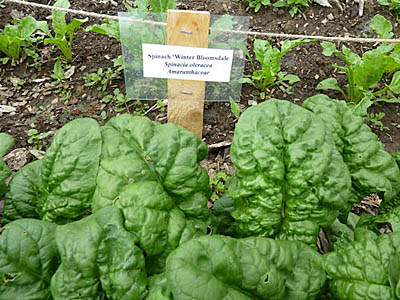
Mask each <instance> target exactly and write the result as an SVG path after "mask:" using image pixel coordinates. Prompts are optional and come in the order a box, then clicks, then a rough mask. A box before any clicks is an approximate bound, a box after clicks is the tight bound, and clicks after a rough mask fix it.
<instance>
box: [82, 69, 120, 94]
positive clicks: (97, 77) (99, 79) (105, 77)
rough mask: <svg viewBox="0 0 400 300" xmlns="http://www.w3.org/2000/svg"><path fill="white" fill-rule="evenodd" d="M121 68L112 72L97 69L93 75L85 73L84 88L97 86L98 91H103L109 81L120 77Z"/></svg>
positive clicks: (110, 70) (111, 70)
mask: <svg viewBox="0 0 400 300" xmlns="http://www.w3.org/2000/svg"><path fill="white" fill-rule="evenodd" d="M120 71H121V68H120V67H118V68H117V69H115V70H113V69H112V68H107V69H106V70H103V68H98V69H97V72H95V73H87V74H85V75H84V76H83V79H84V80H85V84H84V85H85V86H97V90H98V91H105V90H106V89H107V87H108V86H109V85H110V83H111V81H112V80H113V79H115V78H117V77H118V76H119V75H120Z"/></svg>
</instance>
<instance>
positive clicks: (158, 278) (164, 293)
mask: <svg viewBox="0 0 400 300" xmlns="http://www.w3.org/2000/svg"><path fill="white" fill-rule="evenodd" d="M148 289H149V293H148V294H147V296H146V298H145V299H146V300H174V296H173V295H172V292H171V291H170V290H169V288H168V282H167V277H166V275H165V273H161V274H157V275H153V276H151V277H150V278H149V283H148Z"/></svg>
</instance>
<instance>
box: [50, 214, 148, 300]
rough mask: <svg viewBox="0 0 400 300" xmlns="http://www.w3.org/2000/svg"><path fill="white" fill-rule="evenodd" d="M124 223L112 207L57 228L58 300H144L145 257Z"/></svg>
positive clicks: (54, 289) (55, 295) (54, 280)
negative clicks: (105, 299)
mask: <svg viewBox="0 0 400 300" xmlns="http://www.w3.org/2000/svg"><path fill="white" fill-rule="evenodd" d="M123 220H124V219H123V217H122V214H121V211H120V210H119V209H117V208H116V207H112V206H110V207H106V208H104V209H102V210H99V211H98V212H97V213H95V214H93V215H91V216H89V217H87V218H85V219H83V220H80V221H78V222H73V223H70V224H67V225H64V226H58V227H57V229H56V232H55V242H56V245H57V249H58V251H59V254H60V259H61V264H60V266H59V267H58V269H57V272H56V273H55V274H54V276H53V277H52V280H51V287H50V288H51V294H52V296H53V298H54V299H55V300H58V299H59V300H61V299H73V298H75V295H79V298H81V299H101V298H104V296H106V297H107V299H118V300H125V299H126V300H131V299H143V298H144V295H145V294H146V283H147V276H146V270H145V261H144V256H143V253H142V251H141V250H140V248H138V247H137V246H136V245H135V241H136V237H135V235H134V234H133V233H129V232H127V231H126V229H125V228H124V226H123ZM71 250H73V251H71ZM77 278H79V280H77Z"/></svg>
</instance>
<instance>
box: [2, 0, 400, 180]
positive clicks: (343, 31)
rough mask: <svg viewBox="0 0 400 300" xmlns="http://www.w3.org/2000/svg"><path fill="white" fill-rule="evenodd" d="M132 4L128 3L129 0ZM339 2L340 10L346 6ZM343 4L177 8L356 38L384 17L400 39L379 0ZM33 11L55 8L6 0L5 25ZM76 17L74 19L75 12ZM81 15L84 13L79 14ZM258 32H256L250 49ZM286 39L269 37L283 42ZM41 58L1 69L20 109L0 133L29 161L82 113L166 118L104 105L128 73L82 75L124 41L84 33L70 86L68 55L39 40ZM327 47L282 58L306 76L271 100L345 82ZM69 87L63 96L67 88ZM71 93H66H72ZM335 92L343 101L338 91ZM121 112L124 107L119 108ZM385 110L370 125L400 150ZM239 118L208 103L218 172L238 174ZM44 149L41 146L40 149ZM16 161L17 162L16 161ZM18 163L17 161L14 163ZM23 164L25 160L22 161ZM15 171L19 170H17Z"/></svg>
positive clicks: (94, 5)
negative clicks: (63, 75)
mask: <svg viewBox="0 0 400 300" xmlns="http://www.w3.org/2000/svg"><path fill="white" fill-rule="evenodd" d="M31 1H33V2H37V3H41V4H48V5H53V4H54V2H55V1H54V0H51V1H49V0H31ZM128 3H129V1H128ZM338 4H339V5H340V7H339V5H338ZM338 4H336V3H335V2H334V1H332V8H327V7H321V6H319V5H318V4H316V3H313V4H311V5H310V7H309V8H302V12H301V13H299V14H297V15H296V16H295V17H294V18H291V17H290V15H289V13H288V10H287V9H284V8H283V9H279V10H273V9H272V8H262V9H261V10H260V11H259V12H258V13H254V12H253V11H251V10H247V2H246V1H244V0H242V1H232V0H203V1H201V0H194V1H183V2H179V3H178V5H177V8H178V9H183V10H207V11H210V12H211V13H212V14H230V15H236V16H249V17H250V30H251V31H259V32H275V33H291V34H308V35H326V36H350V37H362V36H369V37H373V36H374V35H373V34H371V33H370V32H368V25H369V22H370V20H371V18H372V17H373V16H374V15H376V14H378V13H379V14H381V15H383V16H385V17H386V18H388V19H389V20H391V21H392V24H396V25H395V27H394V32H395V34H396V36H399V35H398V34H399V27H398V26H397V23H396V18H395V17H394V16H391V15H390V13H389V11H388V10H387V8H386V7H383V6H380V5H379V4H377V3H376V2H368V1H366V2H365V8H364V14H363V16H362V17H359V16H358V10H359V4H358V3H357V2H353V1H349V2H348V3H344V2H342V1H341V0H339V2H338ZM71 8H73V9H80V10H86V11H89V12H96V13H102V14H110V15H117V13H118V12H119V11H125V8H124V6H123V4H122V1H113V0H101V1H98V0H85V1H84V0H71ZM28 15H30V16H33V17H35V18H36V19H37V20H49V21H51V12H50V11H48V10H45V9H38V8H33V7H29V6H22V5H16V4H10V3H6V6H5V8H2V9H0V28H3V27H4V26H5V25H6V24H7V23H9V22H10V21H11V20H12V18H13V17H23V16H28ZM68 17H69V18H70V17H71V16H68ZM75 17H77V18H82V16H75ZM99 22H100V20H98V19H95V18H92V17H91V18H90V19H89V22H88V23H87V24H86V25H89V24H94V23H99ZM253 38H254V36H249V39H248V45H249V49H251V46H252V40H253ZM280 41H281V40H279V39H270V42H271V43H272V44H273V45H274V46H278V45H279V42H280ZM346 46H348V47H350V48H351V49H352V50H353V51H356V52H358V53H359V54H362V53H363V52H365V51H367V50H369V49H371V48H373V47H376V45H373V44H360V43H347V44H346ZM37 51H38V54H39V58H38V59H37V61H36V62H35V61H33V60H32V59H31V58H26V59H24V60H23V61H22V63H20V64H17V65H15V66H13V65H11V64H7V65H3V66H0V68H1V69H0V104H1V105H7V106H10V107H12V108H13V109H15V111H13V112H10V113H0V132H7V133H10V134H11V135H12V136H14V138H15V145H14V146H13V149H16V148H24V149H27V150H32V149H34V150H35V148H36V151H30V152H29V151H25V153H28V154H27V156H28V158H26V157H24V159H25V161H30V160H33V159H35V158H34V156H40V153H41V152H40V151H43V150H46V148H47V147H48V145H49V143H50V141H51V139H52V137H53V136H54V134H55V133H56V131H57V129H59V128H60V127H61V126H62V125H63V124H65V123H67V122H68V121H71V120H73V119H76V118H80V117H92V118H96V119H97V120H98V121H99V122H100V123H104V122H106V121H107V120H108V119H109V118H111V117H112V116H114V115H115V114H117V111H118V112H128V113H134V114H141V115H147V116H148V117H149V118H151V119H153V120H157V121H160V122H166V110H165V109H164V108H163V107H162V106H160V105H156V104H155V103H154V102H142V103H138V102H128V103H126V104H125V105H122V106H119V107H118V109H116V105H115V102H109V103H105V102H104V101H102V100H101V99H103V97H104V96H106V95H109V94H112V93H113V91H114V90H115V89H117V88H118V89H120V90H121V91H125V85H124V79H123V74H122V73H121V74H120V75H119V76H117V77H116V78H115V79H113V80H112V82H111V84H110V85H109V86H108V87H107V88H106V89H105V90H104V91H102V90H100V91H99V90H97V88H96V87H87V86H85V85H84V83H85V81H84V79H83V76H84V75H85V74H86V73H93V72H96V71H97V69H98V68H99V67H101V68H103V70H105V69H107V68H111V67H112V66H113V62H112V60H113V59H114V58H116V57H118V56H119V55H120V54H121V46H120V44H119V43H118V42H117V41H116V40H114V39H112V38H109V37H107V36H103V35H100V34H95V33H85V32H82V31H79V32H78V33H77V35H76V37H75V40H74V46H73V54H74V55H73V57H74V59H73V62H72V64H71V68H70V69H69V73H68V76H70V77H69V78H68V79H67V80H65V81H64V83H63V85H61V84H54V79H52V78H51V77H50V75H51V74H52V72H53V66H54V63H55V61H56V58H57V57H58V56H60V55H61V53H59V51H58V50H57V49H56V48H54V47H52V46H50V45H47V46H45V45H40V47H39V49H38V50H37ZM321 52H322V47H321V46H320V44H319V43H318V42H315V43H309V44H305V45H302V46H300V47H297V48H295V49H293V50H292V51H291V52H289V54H288V55H287V56H285V58H284V59H283V60H282V66H283V69H284V71H286V72H288V73H291V74H296V75H298V76H299V77H300V79H301V81H300V82H298V83H296V84H294V86H293V89H292V91H291V94H285V93H284V92H283V91H281V90H280V89H279V88H272V89H271V90H269V91H267V97H268V98H279V99H286V100H289V101H292V102H294V103H297V104H301V103H302V101H303V100H304V99H306V98H307V97H309V96H312V95H315V94H317V93H318V91H317V90H316V89H315V88H316V86H317V84H318V82H320V81H321V80H323V79H326V78H328V77H332V76H334V77H336V78H337V79H338V81H339V83H340V84H341V86H344V84H345V81H344V79H345V78H344V75H343V74H340V73H338V72H336V70H335V69H334V68H333V67H332V63H341V62H340V60H338V59H335V58H334V57H330V58H327V57H324V56H323V55H322V53H321ZM245 72H246V74H249V73H250V72H251V70H250V64H249V63H248V62H247V63H246V69H245ZM60 90H64V92H65V93H64V95H63V94H62V93H60ZM65 95H67V96H65ZM328 95H330V96H332V97H336V98H340V94H337V93H336V92H333V93H329V94H328ZM261 101H262V100H261V99H260V98H259V96H258V93H257V91H256V90H255V89H254V88H252V86H250V85H247V84H245V85H244V86H243V89H242V95H241V100H240V108H241V110H245V109H246V108H247V107H248V106H250V105H254V104H256V103H259V102H261ZM116 110H117V111H116ZM379 112H383V113H384V114H385V117H384V118H383V119H382V120H381V122H382V125H381V126H377V125H376V124H373V123H370V124H369V125H370V126H371V128H372V129H373V130H374V132H375V133H376V134H377V135H378V137H379V139H380V140H381V141H382V142H383V143H384V145H385V147H386V149H387V150H388V151H389V152H392V153H393V152H397V151H400V105H399V104H382V105H379V106H375V107H373V108H372V109H371V113H379ZM235 122H236V119H235V117H234V116H233V114H232V112H231V108H230V104H229V102H220V103H215V102H214V103H206V105H205V110H204V127H203V139H204V140H205V142H206V143H207V144H208V145H211V147H210V156H209V160H208V161H206V162H205V163H204V164H205V166H206V167H208V168H209V169H210V172H211V173H213V172H214V171H215V170H217V171H219V170H221V168H222V169H224V170H225V171H226V172H228V173H230V172H231V171H232V167H231V163H230V160H229V145H230V142H231V140H232V136H233V131H234V127H235ZM30 129H36V130H37V132H38V133H46V134H47V137H46V138H44V139H42V140H41V139H39V138H36V139H33V140H32V141H31V143H28V139H29V137H28V131H29V130H30ZM37 150H39V151H37ZM13 159H18V157H17V158H15V155H14V158H13ZM9 163H12V162H9ZM16 165H17V166H18V164H16ZM14 171H15V170H14Z"/></svg>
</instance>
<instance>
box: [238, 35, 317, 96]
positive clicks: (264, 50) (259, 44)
mask: <svg viewBox="0 0 400 300" xmlns="http://www.w3.org/2000/svg"><path fill="white" fill-rule="evenodd" d="M307 42H310V40H302V39H300V40H294V41H290V40H285V41H283V43H282V46H281V49H278V48H274V47H272V46H271V44H270V43H269V42H268V41H265V40H259V39H255V40H254V53H255V59H256V60H257V62H258V63H259V64H260V67H261V69H258V68H256V65H255V64H254V62H253V59H252V58H251V56H250V54H249V53H247V57H248V58H249V60H250V63H251V67H252V69H253V74H251V75H247V76H246V78H243V79H242V82H243V83H250V84H252V85H253V86H255V87H256V88H257V89H258V90H259V91H260V96H261V98H262V99H264V98H265V91H266V90H267V89H268V88H270V87H272V86H275V85H278V86H279V87H280V88H281V89H283V90H284V88H283V87H282V86H280V85H281V84H282V83H283V82H287V83H288V84H293V83H295V82H298V81H300V78H299V77H298V76H297V75H293V74H286V72H283V71H282V70H281V64H280V60H281V59H282V58H283V57H284V56H285V55H286V54H287V53H288V52H289V51H290V50H291V49H293V48H294V47H296V46H298V45H301V44H304V43H307ZM286 91H287V90H286Z"/></svg>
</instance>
